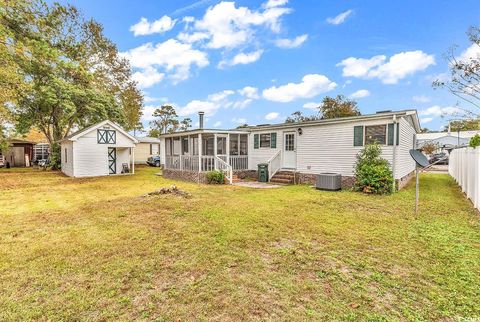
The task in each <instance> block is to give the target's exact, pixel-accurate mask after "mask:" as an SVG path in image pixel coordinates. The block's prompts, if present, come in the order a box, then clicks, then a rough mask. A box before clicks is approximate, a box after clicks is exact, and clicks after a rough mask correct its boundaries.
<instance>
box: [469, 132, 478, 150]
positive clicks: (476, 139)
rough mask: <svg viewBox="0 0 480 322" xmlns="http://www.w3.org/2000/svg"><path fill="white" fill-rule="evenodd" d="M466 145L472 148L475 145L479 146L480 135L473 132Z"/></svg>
mask: <svg viewBox="0 0 480 322" xmlns="http://www.w3.org/2000/svg"><path fill="white" fill-rule="evenodd" d="M468 145H470V147H472V148H476V147H477V146H479V145H480V135H478V134H475V135H474V136H472V138H471V139H470V142H469V143H468Z"/></svg>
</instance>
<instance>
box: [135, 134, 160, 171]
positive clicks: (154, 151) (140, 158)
mask: <svg viewBox="0 0 480 322" xmlns="http://www.w3.org/2000/svg"><path fill="white" fill-rule="evenodd" d="M135 138H136V139H137V140H138V144H137V146H136V147H135V164H147V160H148V158H150V157H153V156H157V155H160V139H158V138H152V137H135Z"/></svg>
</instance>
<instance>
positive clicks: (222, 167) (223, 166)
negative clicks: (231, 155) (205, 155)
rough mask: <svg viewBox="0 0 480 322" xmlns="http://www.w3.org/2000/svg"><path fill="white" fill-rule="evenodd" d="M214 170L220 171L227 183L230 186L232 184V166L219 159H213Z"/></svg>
mask: <svg viewBox="0 0 480 322" xmlns="http://www.w3.org/2000/svg"><path fill="white" fill-rule="evenodd" d="M215 163H216V169H217V170H218V171H222V172H223V173H224V174H225V177H226V178H227V180H228V182H229V183H230V184H232V182H233V170H232V166H231V165H229V164H228V163H227V162H225V161H223V160H222V159H221V158H220V157H215Z"/></svg>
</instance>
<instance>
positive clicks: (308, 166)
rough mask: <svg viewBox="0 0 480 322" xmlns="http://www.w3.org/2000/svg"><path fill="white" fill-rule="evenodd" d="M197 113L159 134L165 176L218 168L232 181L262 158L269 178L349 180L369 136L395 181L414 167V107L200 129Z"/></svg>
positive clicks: (192, 175)
mask: <svg viewBox="0 0 480 322" xmlns="http://www.w3.org/2000/svg"><path fill="white" fill-rule="evenodd" d="M202 119H203V115H201V116H200V129H198V130H192V131H185V132H178V133H173V134H166V135H163V136H162V137H161V148H160V150H161V153H162V156H161V159H162V160H164V161H162V162H164V175H165V176H167V177H172V178H175V177H176V178H182V179H188V180H194V181H198V182H202V181H204V176H203V175H202V173H204V172H206V171H211V170H214V169H220V170H224V171H226V173H227V176H228V177H229V179H230V181H231V180H232V177H233V176H234V173H235V172H237V173H240V174H241V176H251V177H256V171H257V168H258V165H259V164H260V163H266V164H268V170H269V180H270V181H272V182H281V183H289V182H298V183H311V182H313V181H314V180H315V176H316V175H317V174H320V173H323V172H334V173H339V174H341V175H342V181H343V183H344V186H348V185H351V184H353V180H354V178H353V175H354V173H353V171H354V164H355V161H356V156H357V154H358V152H359V151H360V150H361V149H362V147H363V146H364V145H365V144H368V143H370V142H374V141H377V142H379V143H380V144H381V146H382V155H383V157H384V158H385V159H387V160H388V161H389V162H390V164H391V166H392V170H393V173H394V177H395V179H396V180H397V182H398V185H399V187H402V185H403V184H404V182H406V180H407V179H408V178H409V176H410V174H411V173H412V172H413V171H414V170H415V163H414V162H413V160H412V159H411V157H410V154H409V150H410V149H412V148H414V147H415V142H416V133H418V132H419V131H420V123H419V120H418V116H417V112H416V111H415V110H405V111H397V112H392V111H385V112H379V113H375V114H370V115H362V116H355V117H344V118H336V119H325V120H316V121H309V122H302V123H282V124H268V125H260V126H250V127H247V128H243V129H236V130H212V129H203V126H202V124H203V121H202ZM229 173H231V175H228V174H229Z"/></svg>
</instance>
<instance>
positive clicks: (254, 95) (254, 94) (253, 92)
mask: <svg viewBox="0 0 480 322" xmlns="http://www.w3.org/2000/svg"><path fill="white" fill-rule="evenodd" d="M238 93H239V94H240V95H242V96H245V97H247V98H251V99H259V98H260V96H259V95H258V88H256V87H253V86H245V87H244V88H242V89H239V90H238Z"/></svg>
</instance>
